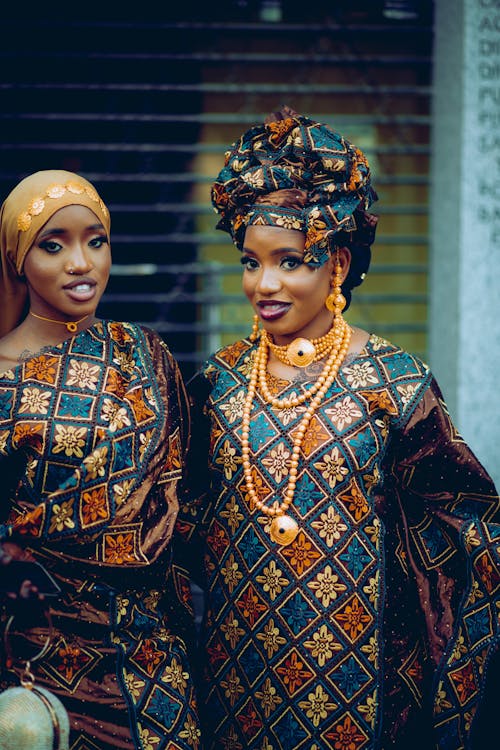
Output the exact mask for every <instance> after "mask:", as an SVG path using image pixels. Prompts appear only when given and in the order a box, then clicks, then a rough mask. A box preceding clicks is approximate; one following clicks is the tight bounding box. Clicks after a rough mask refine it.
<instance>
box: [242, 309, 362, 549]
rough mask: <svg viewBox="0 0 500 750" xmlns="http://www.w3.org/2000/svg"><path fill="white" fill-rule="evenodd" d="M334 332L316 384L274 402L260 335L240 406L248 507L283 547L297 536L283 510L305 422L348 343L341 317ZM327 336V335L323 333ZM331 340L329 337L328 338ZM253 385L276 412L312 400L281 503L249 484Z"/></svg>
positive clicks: (294, 480) (348, 334)
mask: <svg viewBox="0 0 500 750" xmlns="http://www.w3.org/2000/svg"><path fill="white" fill-rule="evenodd" d="M333 329H335V337H334V342H333V344H332V351H331V353H330V355H329V357H328V360H327V361H326V364H325V366H324V368H323V372H322V373H321V375H320V376H319V378H318V380H317V381H316V383H315V384H314V385H313V386H312V387H311V388H310V389H309V390H307V391H306V392H305V393H302V394H301V395H300V396H296V397H291V398H285V399H281V400H280V399H278V398H274V397H273V396H272V394H271V393H270V391H269V387H268V385H267V360H268V355H269V351H268V350H269V346H268V342H267V337H266V336H262V338H261V341H260V344H259V348H258V349H257V351H256V353H255V359H254V363H253V367H252V372H251V374H250V382H249V386H248V393H247V396H246V399H245V404H244V407H243V416H242V425H241V457H242V467H243V474H244V476H245V484H246V490H247V493H248V498H249V502H250V506H251V505H252V504H253V505H254V506H255V507H256V508H257V509H258V510H259V511H260V512H261V513H263V514H264V515H265V516H267V517H268V518H269V519H271V521H270V526H269V536H270V537H271V539H272V540H273V541H274V542H276V543H278V544H281V545H283V546H287V545H288V544H291V543H292V542H293V541H294V539H295V537H296V536H297V534H298V533H299V526H298V524H297V521H296V520H295V519H294V518H292V517H291V516H288V515H287V511H288V509H289V507H290V505H291V504H292V502H293V496H294V494H295V487H296V484H297V475H298V465H299V455H300V451H301V447H302V442H303V440H304V437H305V435H306V432H307V428H308V426H309V422H310V421H311V419H312V418H313V416H314V412H315V411H316V409H317V408H318V406H319V405H320V403H321V401H322V399H323V398H324V396H325V394H326V392H327V391H328V389H329V388H330V386H331V385H332V383H333V381H334V380H335V378H336V376H337V373H338V371H339V369H340V366H341V364H342V362H343V361H344V359H345V356H346V354H347V351H348V349H349V343H350V340H351V334H352V331H351V328H350V326H349V325H348V324H347V323H346V322H345V320H344V319H343V318H342V316H341V315H339V316H335V319H334V324H333V328H332V330H333ZM327 335H328V334H327ZM332 338H333V336H332ZM257 385H259V386H260V388H261V391H262V394H263V396H264V400H265V401H266V402H267V403H270V404H271V405H272V406H273V407H275V408H277V409H289V408H291V407H294V406H296V405H298V404H301V403H303V402H304V401H306V400H307V399H308V398H311V397H312V401H311V403H310V404H309V406H308V407H307V409H306V411H305V414H304V416H303V417H302V420H301V422H300V424H299V425H298V427H297V428H295V430H294V435H295V437H294V440H293V449H292V456H291V459H290V463H289V475H288V486H287V489H286V492H285V498H284V500H283V502H282V503H281V504H278V502H275V503H274V504H273V505H272V506H268V505H266V504H265V503H263V502H262V500H260V498H259V496H258V494H257V491H256V489H255V486H254V482H253V475H252V465H251V463H250V442H249V437H250V413H251V411H252V404H253V400H254V397H255V394H256V392H257Z"/></svg>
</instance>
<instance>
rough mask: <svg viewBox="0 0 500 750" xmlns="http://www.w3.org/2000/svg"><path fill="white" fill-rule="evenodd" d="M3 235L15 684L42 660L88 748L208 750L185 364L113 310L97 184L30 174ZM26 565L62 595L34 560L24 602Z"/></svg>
mask: <svg viewBox="0 0 500 750" xmlns="http://www.w3.org/2000/svg"><path fill="white" fill-rule="evenodd" d="M0 242H1V260H2V265H1V276H0V327H1V333H2V338H1V339H0V466H1V471H2V489H1V490H0V496H1V503H0V524H1V525H0V541H1V552H2V562H3V563H4V564H5V565H4V567H3V569H2V580H3V588H4V589H5V588H10V590H11V594H15V593H17V594H21V596H18V597H17V598H16V599H9V598H4V604H5V607H6V614H5V618H4V620H5V619H7V622H8V635H7V638H6V639H5V643H6V651H7V653H4V655H3V656H4V658H3V659H2V674H1V678H2V685H3V687H6V686H8V685H13V684H17V683H18V682H19V669H20V667H21V664H22V663H23V662H25V661H26V660H28V661H30V662H31V668H32V670H33V672H34V676H35V680H36V683H37V685H40V686H41V687H43V688H46V689H48V690H50V691H52V693H55V694H56V695H57V696H58V697H59V698H60V699H61V701H62V703H63V704H64V706H65V708H66V710H67V711H68V713H69V717H70V724H71V734H70V743H69V744H70V747H71V748H73V749H74V750H94V749H95V750H106V749H109V750H111V748H113V749H114V750H116V748H138V749H139V748H140V749H141V750H143V749H144V748H154V750H162V749H164V748H167V747H168V748H169V750H173V749H175V750H177V749H179V750H180V749H181V748H182V749H183V750H186V749H187V748H190V750H193V749H196V748H198V747H199V729H198V723H197V715H196V705H195V698H194V692H193V687H192V679H191V670H190V667H189V664H188V660H187V657H186V644H185V638H187V637H188V636H189V634H190V627H191V613H190V610H189V607H190V603H189V588H188V587H187V586H186V585H184V584H183V582H182V580H181V579H179V578H177V577H176V578H175V580H173V578H172V576H173V572H172V568H171V566H170V564H169V560H170V551H169V548H170V544H169V542H170V538H171V534H172V528H173V525H174V522H175V518H176V514H177V510H178V501H177V493H176V487H177V483H178V480H179V478H180V476H181V473H182V470H183V460H184V452H185V448H186V441H187V438H188V435H187V429H188V422H187V416H186V413H185V396H184V389H183V384H182V381H181V376H180V374H179V370H178V367H177V365H176V362H175V361H174V359H173V357H172V356H171V354H170V352H169V351H168V349H167V347H166V346H165V344H164V343H163V341H162V340H161V339H160V337H159V336H158V335H157V334H156V333H155V332H154V331H152V330H149V329H146V328H143V327H140V326H138V325H132V324H129V323H118V322H111V321H106V320H99V319H98V318H97V317H96V308H97V305H98V303H99V300H100V299H101V296H102V294H103V292H104V290H105V287H106V284H107V281H108V276H109V272H110V265H111V252H110V218H109V212H108V209H107V208H106V206H105V205H104V203H103V201H102V200H101V198H100V196H99V195H98V193H97V192H96V190H95V189H94V187H93V186H92V185H91V184H90V183H89V182H87V180H85V179H84V178H83V177H81V176H79V175H76V174H72V173H70V172H65V171H42V172H37V173H35V174H33V175H31V176H29V177H27V178H26V179H24V180H22V181H21V182H20V183H19V184H18V185H17V187H16V188H14V190H13V191H12V192H11V193H10V195H9V196H8V197H7V199H6V200H5V202H4V204H3V206H2V211H1V217H0ZM20 558H22V559H24V560H29V561H37V562H38V563H42V564H43V566H44V568H45V569H46V570H48V571H49V573H50V574H51V576H52V578H53V581H54V586H53V590H50V591H49V590H45V588H44V586H45V582H44V581H43V580H42V579H40V580H39V579H38V578H34V576H35V575H36V568H33V567H31V568H30V569H29V572H28V573H27V574H24V573H22V572H21V573H19V576H20V578H19V581H18V585H17V591H16V585H14V580H13V574H11V575H9V571H10V570H12V571H14V570H16V573H17V568H18V567H19V565H18V564H17V561H18V560H19V559H20ZM10 566H12V567H10ZM38 570H39V569H38ZM9 579H10V583H9ZM29 581H31V584H30V583H29ZM49 584H50V581H49ZM19 585H20V586H21V588H22V590H21V591H19ZM57 589H59V594H58V595H57ZM44 594H45V596H42V595H44ZM25 597H27V598H25ZM47 602H50V606H48V607H47ZM13 607H15V608H13ZM12 614H13V615H14V618H13V620H12V619H11V616H12ZM49 622H50V623H51V624H50V625H49ZM171 622H173V623H174V625H175V626H176V627H177V628H178V629H179V630H181V631H182V632H181V634H182V635H183V636H184V637H180V635H181V634H179V633H178V632H177V631H176V630H175V628H173V627H172V626H171ZM4 624H5V622H4ZM44 646H45V647H44ZM40 652H42V654H41V655H40ZM37 657H38V658H37Z"/></svg>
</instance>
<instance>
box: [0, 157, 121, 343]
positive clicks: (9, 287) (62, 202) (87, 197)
mask: <svg viewBox="0 0 500 750" xmlns="http://www.w3.org/2000/svg"><path fill="white" fill-rule="evenodd" d="M74 204H77V205H81V206H87V208H90V210H91V211H92V212H93V213H94V214H95V215H96V216H97V217H98V218H99V220H100V221H101V223H102V225H103V226H104V228H105V230H106V232H107V234H108V236H109V231H110V217H109V211H108V209H107V208H106V206H105V205H104V203H103V201H102V200H101V198H100V196H99V194H98V193H97V191H96V189H95V188H94V187H93V185H91V183H90V182H88V181H87V180H86V179H85V178H83V177H80V175H78V174H74V173H73V172H66V171H64V170H62V169H61V170H56V169H53V170H52V169H50V170H44V171H41V172H35V173H34V174H32V175H29V177H25V179H24V180H21V182H20V183H19V184H18V185H16V187H15V188H14V189H13V190H12V192H11V193H9V195H8V196H7V198H6V199H5V201H4V203H3V205H2V208H1V211H0V258H1V265H0V337H2V336H5V335H6V334H7V333H9V331H12V329H13V328H15V327H16V326H17V325H18V324H19V323H20V322H21V319H22V315H23V311H24V307H25V304H26V299H27V294H28V291H27V287H26V282H25V280H24V278H23V276H22V273H23V266H24V260H25V258H26V256H27V254H28V252H29V250H30V248H31V246H32V245H33V242H34V240H35V238H36V236H37V235H38V232H39V231H40V229H41V228H42V227H43V226H44V224H46V223H47V221H48V220H49V219H50V218H51V216H53V215H54V214H55V213H56V211H59V209H60V208H64V206H71V205H74Z"/></svg>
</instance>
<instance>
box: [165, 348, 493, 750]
mask: <svg viewBox="0 0 500 750" xmlns="http://www.w3.org/2000/svg"><path fill="white" fill-rule="evenodd" d="M256 346H257V345H255V344H254V345H252V344H250V342H248V341H240V342H238V343H236V344H234V345H232V346H229V347H227V348H225V349H223V350H221V351H219V352H218V353H216V354H215V355H213V356H212V357H211V358H210V359H209V361H208V362H207V363H206V365H205V367H204V368H203V371H202V372H201V373H200V374H199V375H198V376H196V378H195V379H194V380H193V381H192V383H191V384H190V385H189V386H188V389H189V390H190V392H191V398H192V402H193V409H194V414H195V420H197V421H195V422H194V424H193V438H194V441H195V442H194V444H193V449H192V463H193V466H194V469H193V477H192V482H193V487H194V483H195V482H196V480H198V482H199V485H200V489H199V492H198V496H197V498H193V497H191V498H188V499H187V500H186V503H185V504H184V506H183V508H182V511H181V514H180V515H179V521H178V529H179V532H180V534H181V536H182V538H183V540H184V541H185V542H188V541H190V542H191V543H192V547H191V550H196V549H197V548H198V549H199V550H200V551H201V553H202V554H201V555H200V558H201V559H200V561H199V562H200V566H201V567H200V569H201V570H202V575H203V576H204V579H203V578H200V580H201V582H202V585H204V587H205V594H206V611H205V615H204V620H203V623H202V629H201V658H202V659H203V662H204V663H203V669H204V679H203V692H204V695H203V699H202V702H203V707H202V709H201V711H202V713H203V717H204V723H205V732H206V747H207V750H214V749H215V748H217V749H218V750H223V749H224V750H247V749H252V750H299V749H300V750H375V749H378V750H380V749H382V748H383V749H384V750H390V748H405V750H407V749H408V748H410V747H414V746H415V747H418V748H421V749H422V750H430V749H431V748H435V747H439V748H440V749H441V750H444V749H446V750H459V748H463V747H468V744H467V743H468V736H469V732H470V727H471V722H472V718H473V716H474V713H475V710H476V707H477V703H478V699H479V696H480V693H481V690H482V685H483V683H484V675H485V671H486V669H485V667H486V664H487V661H488V657H489V655H490V653H491V652H492V651H493V648H494V645H495V643H496V641H497V639H498V593H499V588H500V578H499V573H498V571H499V555H498V545H499V540H500V537H499V534H500V526H498V525H496V524H498V521H499V512H498V511H499V498H498V496H497V493H496V490H495V487H494V485H493V483H492V481H491V479H490V477H489V476H488V474H487V473H486V471H485V470H484V468H483V467H482V466H481V464H480V463H479V462H478V460H477V459H476V458H475V456H474V455H473V453H472V452H471V451H470V449H469V448H468V447H467V446H466V445H465V443H464V441H463V439H462V438H461V436H460V435H459V434H458V433H457V431H456V429H455V428H454V426H453V424H452V422H451V420H450V417H449V414H448V412H447V409H446V406H445V404H444V402H443V399H442V396H441V393H440V391H439V388H438V386H437V384H436V382H435V380H434V379H433V377H432V374H431V372H430V371H429V369H428V367H427V366H426V365H425V364H424V363H422V362H421V361H420V360H418V359H417V358H415V357H413V356H411V355H409V354H408V353H406V352H404V351H403V350H401V349H400V348H397V347H395V346H393V345H391V344H390V343H388V342H386V341H384V340H382V339H380V338H377V337H375V336H371V337H370V339H369V341H368V343H367V344H366V346H365V348H364V349H363V350H362V351H361V353H360V354H359V355H357V356H356V357H355V358H354V359H353V360H351V361H346V363H345V364H344V366H343V367H342V368H341V370H340V372H339V374H338V376H337V378H336V380H335V381H334V383H333V385H332V386H331V388H330V390H329V392H328V393H327V394H326V396H325V398H324V400H323V402H322V403H321V405H320V406H319V408H318V410H317V411H316V412H315V414H314V417H313V418H312V420H311V422H310V424H309V427H308V428H307V432H306V434H305V437H304V440H303V442H302V452H301V455H300V461H299V475H298V478H297V486H296V490H295V495H294V501H293V505H292V507H291V508H290V509H289V511H288V514H289V515H293V516H294V518H295V520H296V521H297V522H298V524H299V527H300V531H299V533H298V535H297V537H296V538H295V540H294V541H293V542H292V543H291V544H289V545H288V546H281V545H279V544H276V543H274V542H273V541H272V540H271V538H270V536H269V533H268V532H269V528H268V524H269V519H268V518H267V517H266V516H263V515H262V513H260V512H259V511H258V510H257V509H256V508H254V507H251V506H250V504H249V498H248V495H247V491H246V486H245V481H244V476H243V471H242V465H241V439H240V430H241V418H242V412H243V406H244V402H245V397H246V393H247V387H248V379H249V373H250V372H251V369H252V362H253V357H254V355H255V352H256ZM271 382H272V383H273V391H274V393H275V394H276V395H279V397H280V398H283V397H284V396H285V395H291V394H292V393H296V394H298V393H299V392H300V391H301V390H302V389H303V388H307V387H309V384H307V383H301V384H300V383H293V382H287V381H282V380H277V379H274V380H273V381H271ZM306 404H307V402H306ZM305 408H306V406H305V405H301V406H298V407H295V408H293V407H292V408H289V409H276V408H272V407H271V406H269V405H266V404H265V403H264V401H263V400H262V398H261V396H260V393H259V391H258V392H257V395H256V397H255V400H254V405H253V408H252V412H251V429H250V448H251V463H252V467H253V469H252V471H253V483H254V486H255V488H256V490H257V493H258V497H259V498H260V499H261V500H262V501H264V502H265V503H266V504H267V505H271V504H272V503H273V502H274V501H275V500H278V501H279V502H281V501H282V500H283V496H284V492H285V489H286V486H287V480H288V459H289V458H290V456H291V453H292V446H293V437H294V431H295V430H296V428H297V426H298V425H299V423H300V420H301V417H302V414H303V411H304V409H305ZM204 432H206V434H207V435H209V447H208V446H207V445H205V446H204V445H203V440H202V436H203V434H204ZM197 440H198V443H199V444H198V445H196V441H197ZM206 453H208V454H209V456H210V460H209V466H208V474H207V475H205V474H204V472H203V464H204V463H206V462H205V459H204V455H206ZM204 482H205V483H207V484H205V487H203V483H204ZM182 551H183V548H182V545H180V546H179V554H181V553H182ZM189 562H190V563H191V565H192V566H194V565H195V555H194V554H193V552H191V553H190V560H189ZM413 743H415V745H414V744H413Z"/></svg>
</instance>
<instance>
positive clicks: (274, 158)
mask: <svg viewBox="0 0 500 750" xmlns="http://www.w3.org/2000/svg"><path fill="white" fill-rule="evenodd" d="M275 117H278V119H273V120H272V121H271V118H268V119H267V120H266V122H264V124H262V125H257V126H254V127H252V128H250V129H249V130H247V131H246V132H245V133H244V134H243V135H242V136H241V137H240V138H239V139H238V140H237V141H236V143H234V144H233V145H232V147H231V148H230V150H229V151H227V152H226V155H225V163H224V167H223V169H222V170H221V171H220V172H219V174H218V176H217V179H216V180H215V182H214V184H213V186H212V203H213V206H214V208H215V211H216V212H217V213H218V214H220V216H221V218H220V220H219V222H218V224H217V229H221V230H223V231H225V232H229V234H230V235H231V237H232V240H233V242H234V244H235V245H236V247H237V248H238V249H240V250H241V249H242V246H243V239H244V235H245V230H246V227H247V226H250V225H258V224H260V225H271V226H278V227H282V228H285V229H297V230H299V231H302V232H304V234H305V256H304V260H305V262H306V263H309V264H310V265H315V266H318V265H322V264H323V263H324V262H325V261H326V259H327V258H328V255H329V253H330V252H331V250H332V249H333V247H334V245H335V240H334V235H335V234H337V233H339V232H342V233H344V232H347V233H349V236H350V237H352V240H353V243H354V245H367V246H370V245H371V244H372V242H373V240H374V238H375V228H376V223H377V217H376V216H373V215H372V214H368V213H367V211H366V209H368V207H369V206H370V205H371V204H372V203H373V202H374V201H375V200H377V194H376V193H375V191H374V190H373V188H372V187H371V184H370V168H369V166H368V161H367V159H366V157H365V155H364V154H363V152H362V151H360V150H359V148H357V147H356V146H354V145H353V144H351V143H349V141H347V140H346V139H345V138H343V137H342V136H341V135H339V133H335V132H334V131H333V130H331V129H330V128H329V127H328V126H327V125H323V124H321V123H319V122H315V121H314V120H310V119H309V118H307V117H303V116H302V115H299V114H297V113H296V112H294V111H293V110H291V109H289V108H288V107H285V108H283V109H282V110H281V111H280V113H277V115H275ZM294 189H296V190H301V191H306V193H307V202H306V205H305V206H304V207H303V208H302V207H282V206H276V205H272V203H271V201H269V203H266V201H265V197H263V196H266V195H267V194H269V193H273V192H275V191H277V190H288V191H293V190H294ZM256 201H257V203H256ZM342 236H343V240H342V242H343V244H345V236H344V235H342Z"/></svg>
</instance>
